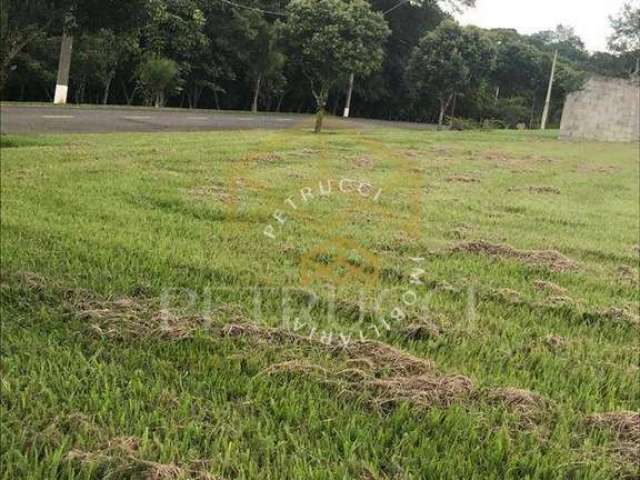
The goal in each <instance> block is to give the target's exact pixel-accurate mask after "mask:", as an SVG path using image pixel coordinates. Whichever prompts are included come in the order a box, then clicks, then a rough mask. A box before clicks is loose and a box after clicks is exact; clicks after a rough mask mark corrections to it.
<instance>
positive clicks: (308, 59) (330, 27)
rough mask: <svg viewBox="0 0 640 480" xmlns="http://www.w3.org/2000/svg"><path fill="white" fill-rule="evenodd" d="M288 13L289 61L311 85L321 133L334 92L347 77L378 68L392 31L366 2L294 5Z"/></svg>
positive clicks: (298, 0) (297, 0)
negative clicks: (337, 83) (330, 94)
mask: <svg viewBox="0 0 640 480" xmlns="http://www.w3.org/2000/svg"><path fill="white" fill-rule="evenodd" d="M287 12H288V16H289V18H288V19H287V22H286V24H285V27H284V31H285V34H286V37H287V42H288V45H289V47H290V52H291V58H292V59H293V61H295V62H297V63H298V64H299V65H300V67H301V69H302V71H303V72H304V75H305V76H306V77H307V79H308V80H309V83H310V84H311V92H312V94H313V97H314V99H315V101H316V107H317V119H316V127H315V131H316V132H317V133H319V132H320V131H321V130H322V119H323V116H324V112H325V108H326V104H327V98H328V96H329V92H330V90H331V88H332V87H333V86H334V85H335V84H336V82H338V81H339V80H340V79H343V78H344V77H345V76H346V75H349V74H351V73H353V74H355V75H363V76H364V75H369V74H370V73H371V72H373V71H375V70H377V69H378V68H380V66H381V65H382V60H383V58H384V49H383V45H384V42H385V39H386V38H387V36H388V35H389V28H388V27H387V24H386V22H385V21H384V18H383V17H382V15H381V14H379V13H374V12H373V11H372V10H371V8H370V6H369V4H368V3H367V2H365V1H364V0H350V1H346V0H293V1H292V2H291V3H290V4H289V5H288V7H287Z"/></svg>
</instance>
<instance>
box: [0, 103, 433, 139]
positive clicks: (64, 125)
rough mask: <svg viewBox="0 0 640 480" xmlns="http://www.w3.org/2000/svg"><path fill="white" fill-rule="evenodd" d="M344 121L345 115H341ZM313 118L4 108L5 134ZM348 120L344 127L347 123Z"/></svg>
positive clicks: (358, 123) (0, 113)
mask: <svg viewBox="0 0 640 480" xmlns="http://www.w3.org/2000/svg"><path fill="white" fill-rule="evenodd" d="M341 121H342V120H341ZM312 125H313V117H312V116H311V115H301V114H267V113H261V114H251V113H248V112H247V113H243V112H219V111H215V110H180V109H160V110H156V109H152V108H127V107H122V108H117V107H73V106H66V107H60V106H55V107H54V106H26V105H25V106H23V105H16V104H8V105H7V104H5V105H2V106H1V108H0V127H1V131H2V133H3V134H20V133H106V132H157V131H167V132H180V131H205V130H237V129H257V128H265V129H281V128H293V127H301V126H305V127H309V128H310V127H312ZM346 125H347V124H346V122H345V126H346ZM348 125H349V126H352V127H356V128H357V127H364V126H376V125H378V126H396V127H400V128H419V129H424V128H431V126H429V125H424V124H417V123H406V122H386V121H380V120H359V119H357V120H356V119H353V120H349V122H348Z"/></svg>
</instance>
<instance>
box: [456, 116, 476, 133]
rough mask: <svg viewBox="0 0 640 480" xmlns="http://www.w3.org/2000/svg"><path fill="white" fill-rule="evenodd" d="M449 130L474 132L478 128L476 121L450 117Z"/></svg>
mask: <svg viewBox="0 0 640 480" xmlns="http://www.w3.org/2000/svg"><path fill="white" fill-rule="evenodd" d="M449 128H450V129H451V130H455V131H460V132H461V131H463V130H476V129H478V128H480V125H479V124H478V122H477V121H475V120H473V119H469V118H460V117H451V118H449Z"/></svg>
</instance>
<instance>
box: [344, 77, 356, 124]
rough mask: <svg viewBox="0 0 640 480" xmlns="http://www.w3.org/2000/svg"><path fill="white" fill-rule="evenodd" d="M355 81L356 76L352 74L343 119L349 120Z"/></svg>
mask: <svg viewBox="0 0 640 480" xmlns="http://www.w3.org/2000/svg"><path fill="white" fill-rule="evenodd" d="M354 80H355V76H354V74H353V73H352V74H351V75H350V76H349V90H347V103H346V104H345V106H344V113H343V115H342V116H343V117H344V118H349V110H350V108H351V94H352V93H353V82H354Z"/></svg>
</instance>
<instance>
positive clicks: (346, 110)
mask: <svg viewBox="0 0 640 480" xmlns="http://www.w3.org/2000/svg"><path fill="white" fill-rule="evenodd" d="M409 1H410V0H399V1H398V3H396V4H395V5H394V6H393V7H391V8H390V9H388V10H385V11H384V12H382V16H383V17H385V16H387V14H388V13H391V12H393V11H394V10H395V9H396V8H398V7H401V6H402V5H404V4H405V3H408V2H409ZM353 80H354V75H353V73H352V74H351V76H350V77H349V90H348V91H347V103H346V104H345V106H344V113H343V114H342V116H343V117H344V118H348V117H349V110H350V109H351V94H352V93H353Z"/></svg>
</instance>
